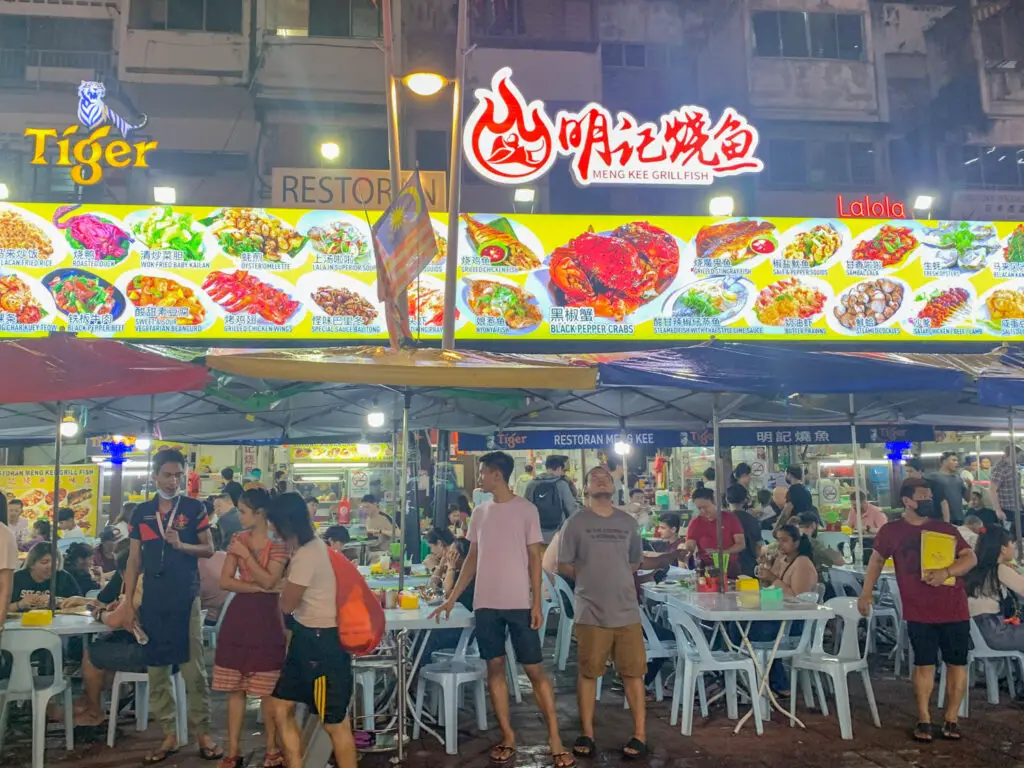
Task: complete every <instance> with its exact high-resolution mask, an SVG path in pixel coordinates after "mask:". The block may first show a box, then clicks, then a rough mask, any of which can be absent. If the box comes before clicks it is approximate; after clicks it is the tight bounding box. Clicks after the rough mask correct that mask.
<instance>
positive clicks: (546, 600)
mask: <svg viewBox="0 0 1024 768" xmlns="http://www.w3.org/2000/svg"><path fill="white" fill-rule="evenodd" d="M540 577H541V579H542V580H543V583H542V585H541V592H542V595H541V603H540V610H541V616H542V617H543V618H542V619H541V622H540V630H539V632H540V647H541V650H543V649H544V641H545V640H546V639H547V635H548V615H549V614H550V613H551V612H552V611H557V612H558V613H559V614H561V611H560V610H559V606H558V604H557V602H556V601H557V600H558V592H557V590H556V589H555V583H554V582H553V581H552V580H551V576H550V575H549V574H548V572H547V571H541V574H540Z"/></svg>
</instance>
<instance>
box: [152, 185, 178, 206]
mask: <svg viewBox="0 0 1024 768" xmlns="http://www.w3.org/2000/svg"><path fill="white" fill-rule="evenodd" d="M153 202H154V203H157V204H158V205H174V204H175V203H176V202H178V193H177V192H176V191H175V189H174V187H153Z"/></svg>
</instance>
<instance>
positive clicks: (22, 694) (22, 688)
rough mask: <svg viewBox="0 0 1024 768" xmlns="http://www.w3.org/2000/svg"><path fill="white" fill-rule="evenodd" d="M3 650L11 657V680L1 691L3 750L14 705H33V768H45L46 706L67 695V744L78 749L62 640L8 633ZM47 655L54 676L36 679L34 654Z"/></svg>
mask: <svg viewBox="0 0 1024 768" xmlns="http://www.w3.org/2000/svg"><path fill="white" fill-rule="evenodd" d="M0 650H2V651H6V652H7V653H9V654H11V657H12V666H11V677H10V679H9V680H8V681H7V684H6V686H5V687H4V688H3V689H0V699H2V701H3V704H2V705H0V750H2V749H3V741H4V736H5V735H6V733H7V714H8V712H9V711H10V706H11V703H12V702H16V701H31V702H32V768H43V755H44V753H45V750H46V705H47V704H48V703H49V702H50V699H52V698H53V697H54V696H56V695H57V694H63V695H64V742H65V746H66V747H67V749H68V751H70V750H72V749H74V748H75V724H74V705H73V702H72V698H71V686H70V685H68V682H67V680H65V679H64V652H63V647H62V646H61V641H60V636H59V635H58V634H57V633H56V632H51V631H49V630H48V629H27V628H26V629H21V628H17V629H9V630H7V631H6V632H4V633H3V635H2V640H0ZM36 651H46V652H47V653H49V654H50V657H51V658H52V660H53V669H54V674H53V675H46V676H42V675H36V674H35V673H34V672H33V670H32V654H33V653H35V652H36Z"/></svg>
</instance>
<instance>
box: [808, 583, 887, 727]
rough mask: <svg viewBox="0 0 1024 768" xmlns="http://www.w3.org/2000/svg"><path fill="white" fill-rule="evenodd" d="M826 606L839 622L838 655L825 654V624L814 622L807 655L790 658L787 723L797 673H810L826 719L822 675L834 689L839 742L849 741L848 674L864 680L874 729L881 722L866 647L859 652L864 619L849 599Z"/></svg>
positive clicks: (880, 724)
mask: <svg viewBox="0 0 1024 768" xmlns="http://www.w3.org/2000/svg"><path fill="white" fill-rule="evenodd" d="M827 605H828V607H829V608H831V609H832V612H833V613H834V614H835V616H836V617H838V618H839V619H842V622H843V634H842V637H841V638H840V641H839V653H838V654H837V655H835V656H833V655H831V654H828V653H826V651H825V647H824V639H825V625H826V624H827V622H825V621H819V622H817V623H816V625H815V628H814V640H813V643H812V647H811V650H810V653H804V654H799V655H797V656H794V657H793V659H792V667H793V675H792V678H791V683H790V685H791V689H792V696H791V699H790V704H791V706H792V717H790V720H789V724H790V726H791V727H792V726H793V725H795V723H796V703H797V702H796V688H797V678H798V677H799V676H800V673H801V672H810V673H813V674H814V676H815V683H816V685H817V687H818V698H819V699H820V700H821V702H820V703H821V712H822V714H823V715H825V716H826V717H827V716H828V704H827V703H826V702H825V695H824V691H822V689H821V681H820V679H819V677H818V676H819V675H820V674H826V675H828V676H829V678H831V680H832V687H833V689H834V690H835V697H836V716H837V717H838V718H839V732H840V735H841V736H842V738H843V739H845V740H850V739H852V738H853V718H852V717H851V715H850V689H849V686H848V684H847V680H846V678H847V676H848V675H849V674H850V673H851V672H859V673H860V676H861V680H863V681H864V691H865V693H866V694H867V699H868V706H869V707H870V708H871V719H872V720H873V721H874V723H875V727H876V728H881V727H882V721H881V720H879V718H878V705H877V704H876V703H875V691H874V689H873V688H872V687H871V675H870V673H869V671H868V645H869V644H868V643H865V644H864V651H863V652H862V651H861V650H860V638H859V629H860V621H861V619H862V618H864V617H863V616H861V615H860V610H859V609H858V608H857V601H856V600H854V599H853V598H851V597H834V598H832V599H831V600H829V601H828V603H827ZM868 624H869V625H870V620H868Z"/></svg>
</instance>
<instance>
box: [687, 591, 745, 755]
mask: <svg viewBox="0 0 1024 768" xmlns="http://www.w3.org/2000/svg"><path fill="white" fill-rule="evenodd" d="M667 608H668V620H669V624H670V625H671V627H672V631H673V632H674V633H675V636H676V648H677V649H678V653H677V656H676V681H675V685H674V686H673V689H672V712H671V716H670V718H669V724H670V725H675V724H676V720H677V718H678V717H679V708H680V705H681V706H682V711H683V717H682V720H683V722H682V728H681V730H682V734H683V735H684V736H689V735H691V733H692V731H693V696H694V693H696V689H697V684H698V682H699V683H700V685H701V690H702V692H703V681H704V675H705V674H707V673H708V672H724V673H725V702H726V711H727V713H728V715H729V717H730V718H731V719H733V720H735V719H736V718H737V717H739V701H738V696H737V689H736V673H737V672H742V673H744V674H745V675H746V676H747V688H748V690H750V691H756V690H757V680H758V677H757V670H756V669H755V668H754V661H753V659H751V658H750V657H749V656H746V655H744V654H742V653H732V652H728V651H712V650H711V646H710V645H708V640H707V638H706V637H705V636H704V632H703V630H702V629H701V628H700V625H699V624H697V622H696V621H694V619H693V618H692V617H691V616H690V615H689V614H688V613H686V611H684V610H683V609H682V608H681V607H680V606H679V605H678V604H677V603H675V602H674V601H672V600H670V601H669V602H668V604H667ZM701 712H702V713H706V712H707V698H706V696H705V695H702V696H701ZM753 714H754V727H755V728H756V729H757V734H758V736H760V735H761V734H762V733H763V731H764V727H763V726H762V724H761V708H760V707H758V706H754V707H753Z"/></svg>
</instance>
